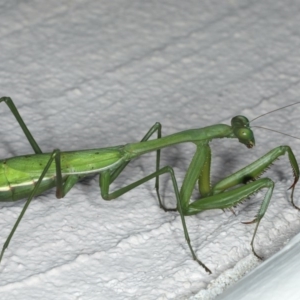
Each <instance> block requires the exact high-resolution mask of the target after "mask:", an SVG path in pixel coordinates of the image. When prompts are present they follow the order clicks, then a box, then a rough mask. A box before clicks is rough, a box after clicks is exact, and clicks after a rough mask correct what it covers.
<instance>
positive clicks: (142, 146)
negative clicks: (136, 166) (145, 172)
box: [124, 124, 235, 159]
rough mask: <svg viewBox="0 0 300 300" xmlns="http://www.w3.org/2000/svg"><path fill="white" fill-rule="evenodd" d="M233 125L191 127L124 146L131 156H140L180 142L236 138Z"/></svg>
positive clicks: (206, 141) (204, 141)
mask: <svg viewBox="0 0 300 300" xmlns="http://www.w3.org/2000/svg"><path fill="white" fill-rule="evenodd" d="M234 137H235V136H234V135H233V130H232V128H231V126H228V125H225V124H218V125H212V126H207V127H204V128H199V129H190V130H185V131H181V132H178V133H174V134H171V135H168V136H165V137H162V138H160V139H156V140H151V141H145V142H142V143H141V142H139V143H132V144H127V145H125V147H124V150H125V152H127V155H129V158H130V159H132V158H134V157H137V156H140V155H142V154H145V153H148V152H151V151H155V150H158V149H161V148H165V147H169V146H172V145H175V144H180V143H187V142H191V143H195V144H197V143H201V142H203V143H208V142H210V141H211V140H212V139H215V138H234Z"/></svg>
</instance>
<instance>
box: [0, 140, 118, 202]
mask: <svg viewBox="0 0 300 300" xmlns="http://www.w3.org/2000/svg"><path fill="white" fill-rule="evenodd" d="M122 148H123V147H122V146H120V147H111V148H102V149H93V150H82V151H69V152H61V172H62V175H63V177H64V178H66V176H67V175H72V174H78V175H81V176H84V175H88V174H91V173H99V172H100V171H103V170H106V169H108V168H110V169H112V168H115V167H117V166H119V165H120V164H121V163H122V162H124V158H123V156H122V150H121V149H122ZM50 157H51V153H43V154H29V155H23V156H16V157H12V158H8V159H5V160H0V201H16V200H20V199H24V198H26V197H28V196H29V195H30V193H31V192H32V190H33V187H34V184H35V183H36V182H37V181H38V179H39V177H40V176H41V172H42V171H43V169H44V168H45V166H46V165H47V162H48V161H49V159H50ZM55 178H56V166H55V161H53V162H52V164H51V166H50V168H49V170H48V171H47V173H46V175H45V177H44V178H43V180H42V182H41V184H40V186H39V188H38V190H37V193H36V196H37V195H39V194H41V193H42V192H44V191H46V190H49V189H50V188H53V187H55V186H56V180H55Z"/></svg>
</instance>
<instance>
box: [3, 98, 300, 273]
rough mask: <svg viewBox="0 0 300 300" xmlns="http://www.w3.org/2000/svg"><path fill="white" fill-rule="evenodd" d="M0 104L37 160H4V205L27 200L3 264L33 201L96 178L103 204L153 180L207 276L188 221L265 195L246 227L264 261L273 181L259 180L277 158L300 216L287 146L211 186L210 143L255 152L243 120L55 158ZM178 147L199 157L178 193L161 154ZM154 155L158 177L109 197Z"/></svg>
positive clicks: (296, 174) (9, 101)
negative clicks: (165, 192) (167, 194)
mask: <svg viewBox="0 0 300 300" xmlns="http://www.w3.org/2000/svg"><path fill="white" fill-rule="evenodd" d="M1 102H4V103H6V104H7V106H8V107H9V109H10V110H11V112H12V114H13V115H14V117H15V118H16V120H17V122H18V123H19V125H20V127H21V128H22V130H23V132H24V134H25V136H26V138H27V140H28V141H29V143H30V145H31V147H32V149H33V151H34V153H35V154H29V155H23V156H16V157H11V158H7V159H3V160H0V201H2V202H7V201H17V200H20V199H23V198H27V200H26V202H25V205H24V207H23V209H22V211H21V213H20V215H19V217H18V219H17V221H16V223H15V224H14V226H13V228H12V230H11V232H10V234H9V236H8V238H7V240H6V241H5V243H4V245H3V248H2V251H1V254H0V262H1V260H2V258H3V255H4V252H5V250H6V248H7V247H8V246H9V243H10V241H11V239H12V237H13V235H14V233H15V231H16V229H17V227H18V226H19V223H20V222H21V220H22V218H23V216H24V214H25V212H26V210H27V208H28V206H29V205H30V203H31V201H32V199H33V198H34V197H35V196H38V195H40V194H41V193H43V192H44V191H46V190H48V189H51V188H53V187H56V197H57V198H63V197H64V196H65V195H66V194H67V193H68V192H69V191H70V189H71V188H72V187H73V186H74V185H75V184H76V183H77V182H78V181H79V180H81V179H83V178H84V177H85V176H88V175H90V174H95V173H99V174H100V176H99V186H100V190H101V196H102V198H103V199H104V200H112V199H115V198H117V197H119V196H121V195H123V194H124V193H126V192H128V191H130V190H132V189H133V188H135V187H137V186H139V185H141V184H143V183H145V182H147V181H149V180H151V179H155V190H156V194H157V198H158V201H159V205H160V207H161V208H162V209H163V210H164V211H178V212H179V214H180V218H181V222H182V226H183V232H184V236H185V240H186V242H187V245H188V247H189V250H190V252H191V255H192V257H193V259H194V260H195V261H196V262H198V264H199V265H200V266H202V267H203V268H204V269H205V271H206V272H208V273H211V270H210V269H209V268H208V267H207V266H206V265H205V264H204V263H203V262H202V261H201V260H200V259H198V257H197V256H196V254H195V251H194V249H193V247H192V245H191V241H190V238H189V233H188V229H187V226H186V222H185V217H186V216H191V215H195V214H198V213H200V212H201V211H204V210H209V209H223V210H224V209H232V207H234V206H236V205H237V204H238V203H240V202H242V201H243V200H245V199H246V198H248V197H249V196H251V195H252V194H254V193H256V192H257V191H259V190H261V189H267V192H266V194H265V196H264V199H263V201H262V204H261V206H260V208H259V211H258V213H257V216H256V217H255V218H254V219H253V220H252V221H251V222H244V223H245V224H250V223H256V226H255V229H254V233H253V237H252V240H251V243H250V245H251V248H252V252H253V254H254V255H255V256H256V257H258V258H261V257H260V256H259V255H258V254H257V253H256V251H255V249H254V238H255V235H256V232H257V229H258V226H259V223H260V221H261V219H262V218H263V216H264V214H265V212H266V210H267V208H268V205H269V202H270V200H271V197H272V192H273V189H274V182H273V181H272V180H271V179H269V178H259V176H260V175H261V174H262V173H263V172H264V171H265V170H266V169H267V168H268V167H269V166H270V165H271V164H272V163H273V162H274V161H275V160H276V159H277V158H278V157H279V156H281V155H284V154H287V155H288V159H289V161H290V164H291V167H292V171H293V175H294V181H293V183H292V185H291V187H290V189H291V203H292V205H293V206H294V207H295V208H296V209H298V210H299V207H297V206H296V205H295V203H294V197H293V196H294V190H295V186H296V183H297V181H298V179H299V166H298V163H297V160H296V158H295V156H294V153H293V151H292V150H291V148H290V147H289V146H279V147H276V148H274V149H273V150H271V151H269V152H268V153H266V154H265V155H264V156H262V157H261V158H259V159H257V160H256V161H254V162H252V163H251V164H249V165H248V166H246V167H244V168H242V169H240V170H239V171H237V172H235V173H234V174H232V175H230V176H228V177H226V178H224V179H222V180H220V181H219V182H218V183H217V184H215V185H214V186H211V184H210V168H211V149H210V146H209V143H210V141H211V140H213V139H218V138H232V139H238V141H239V142H240V143H241V144H243V145H245V146H246V147H247V148H252V147H254V146H255V139H254V134H253V131H252V130H251V128H250V122H249V120H248V119H247V118H246V117H244V116H240V115H239V116H236V117H233V118H232V120H231V125H225V124H217V125H211V126H207V127H204V128H198V129H190V130H185V131H182V132H178V133H174V134H171V135H168V136H164V137H162V134H161V130H162V126H161V124H160V123H155V124H154V125H153V126H152V127H151V128H150V129H149V131H148V132H147V133H146V134H145V136H144V137H143V138H142V139H141V141H140V142H137V143H130V144H125V145H119V146H113V147H107V148H98V149H89V150H78V151H60V150H59V149H55V150H53V151H52V152H51V153H43V152H42V151H41V149H40V147H39V146H38V144H37V142H36V141H35V139H34V138H33V136H32V134H31V133H30V131H29V130H28V128H27V126H26V124H25V123H24V121H23V119H22V117H21V116H20V114H19V112H18V110H17V108H16V106H15V104H14V102H13V101H12V99H11V98H9V97H2V98H0V103H1ZM154 134H157V138H156V139H151V140H149V139H150V137H151V136H153V135H154ZM179 143H193V144H194V145H195V146H196V150H195V154H194V156H193V158H192V160H191V162H190V164H189V167H188V169H187V171H186V174H185V177H184V180H183V182H182V185H181V188H180V189H179V187H178V184H177V180H176V177H175V172H174V170H173V168H172V167H170V166H164V167H160V151H161V149H162V148H165V147H169V146H172V145H176V144H179ZM151 151H156V171H155V172H153V173H151V174H149V175H147V176H145V177H144V178H141V179H139V180H137V181H135V182H133V183H131V184H129V185H127V186H125V187H122V188H120V189H118V190H116V191H113V192H110V184H111V183H112V182H113V181H114V180H115V179H116V178H117V177H118V176H119V175H120V173H121V172H122V171H123V170H124V168H125V167H126V166H127V164H128V163H129V162H130V161H131V160H132V159H134V158H136V157H139V156H141V155H143V154H145V153H148V152H151ZM162 174H169V176H170V178H171V180H172V185H173V189H174V193H175V198H176V208H166V207H165V206H164V204H163V202H162V200H161V197H160V193H159V177H160V176H161V175H162ZM197 183H198V189H199V192H200V194H201V198H200V199H196V200H195V201H193V202H191V200H190V198H191V195H192V192H193V189H194V187H195V186H196V184H197Z"/></svg>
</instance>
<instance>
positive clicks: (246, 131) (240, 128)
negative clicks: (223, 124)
mask: <svg viewBox="0 0 300 300" xmlns="http://www.w3.org/2000/svg"><path fill="white" fill-rule="evenodd" d="M231 127H232V130H233V134H234V136H235V137H236V138H237V139H238V140H239V142H240V143H242V144H244V145H246V147H247V148H252V147H254V146H255V139H254V135H253V131H252V130H251V129H250V127H249V120H248V119H247V118H246V117H244V116H236V117H233V118H232V119H231Z"/></svg>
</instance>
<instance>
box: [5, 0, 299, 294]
mask: <svg viewBox="0 0 300 300" xmlns="http://www.w3.org/2000/svg"><path fill="white" fill-rule="evenodd" d="M299 9H300V2H299V1H285V2H284V3H283V2H282V1H271V0H270V1H263V3H262V2H261V1H227V2H226V1H222V2H220V1H201V4H199V1H185V2H182V1H179V0H178V1H164V2H163V3H162V2H161V1H147V2H146V1H110V2H107V1H106V2H105V1H88V0H82V1H80V0H77V1H76V0H72V1H67V0H60V1H51V2H50V1H49V2H45V1H32V0H31V1H26V3H25V2H24V3H16V2H13V1H10V2H5V3H0V86H1V88H0V91H1V96H2V95H7V96H11V97H12V98H13V99H14V100H15V103H16V105H17V106H18V108H19V109H20V113H21V114H22V116H23V117H24V120H25V121H26V123H27V124H28V126H29V128H30V130H31V131H32V133H33V135H34V136H35V138H36V140H37V141H38V143H39V145H40V146H41V148H42V149H43V150H44V151H52V150H53V149H54V148H60V149H62V150H75V149H84V148H95V147H105V146H111V145H118V144H124V143H128V142H133V141H138V140H139V139H140V138H141V137H142V136H143V135H144V133H145V132H146V131H147V130H148V129H149V128H150V126H151V125H153V124H154V123H155V122H156V121H160V122H161V123H162V124H163V134H164V135H166V134H170V133H173V132H176V131H180V130H184V129H189V128H196V127H203V126H206V125H210V124H216V123H222V122H223V123H228V122H229V121H230V118H231V117H232V116H234V115H237V114H244V115H246V116H248V117H249V118H250V119H251V118H254V117H256V116H257V115H259V114H261V113H264V112H267V111H270V110H272V109H276V108H278V107H281V106H283V105H286V104H289V103H293V102H295V101H298V100H299V94H300V86H299V72H300V64H299V60H300V52H299V46H300V35H299V28H300V19H299ZM299 109H300V108H299V107H293V108H291V109H288V110H284V111H280V112H278V113H276V114H272V115H269V116H267V117H266V118H261V119H260V120H257V122H256V124H257V125H259V124H261V125H265V126H268V127H272V128H275V129H278V130H282V131H284V132H289V133H290V134H294V135H298V136H299V132H300V128H299V127H300V125H299V122H298V120H299V118H298V115H299ZM0 113H1V149H0V157H2V158H6V157H10V156H15V155H22V154H27V153H32V150H31V149H30V146H29V145H28V142H27V141H26V139H25V138H24V136H23V134H22V132H21V130H20V129H19V128H18V126H17V124H16V122H15V120H14V119H13V117H12V116H11V114H10V113H9V111H8V109H7V108H6V107H5V105H4V104H3V105H2V106H1V107H0ZM255 134H256V142H257V146H256V147H255V148H254V149H252V150H249V149H247V148H246V147H244V146H242V145H240V144H239V143H238V142H237V141H233V140H217V141H213V142H212V149H213V165H212V181H213V182H216V181H217V180H218V179H220V178H222V177H224V176H226V175H228V174H230V173H232V172H233V171H235V170H237V169H239V168H241V167H242V166H244V165H245V164H247V163H249V162H251V161H253V160H254V159H256V158H258V157H259V156H261V155H262V154H264V153H265V152H267V151H268V150H270V149H272V148H273V147H275V146H278V145H280V144H286V143H288V144H290V145H291V146H292V147H293V149H294V150H295V154H296V156H298V157H300V155H299V151H298V148H299V141H297V140H291V139H290V138H288V137H285V136H280V135H276V134H273V133H269V132H267V131H262V130H258V129H256V130H255ZM192 153H193V146H190V145H184V146H181V145H180V146H177V147H173V148H168V149H166V150H165V151H163V160H162V165H171V166H173V167H174V169H175V172H176V176H177V178H178V181H179V182H181V180H182V179H183V176H184V174H185V170H186V168H187V166H188V163H189V160H190V159H191V157H192ZM154 161H155V158H154V155H146V156H145V157H144V158H141V159H139V160H135V161H134V162H132V164H130V165H129V166H128V168H127V169H126V171H125V172H124V174H123V175H122V176H120V178H119V180H118V181H116V184H114V186H113V188H117V187H120V186H121V185H126V184H129V183H130V182H132V181H134V180H137V179H138V178H141V177H143V176H145V175H146V174H148V173H150V172H151V171H152V170H154ZM266 176H270V177H271V178H272V179H273V180H274V181H275V182H276V189H275V191H274V195H273V198H272V201H271V204H270V207H269V209H268V212H267V214H266V216H265V217H264V219H263V221H262V222H261V225H260V227H259V230H258V234H257V239H256V241H255V246H256V249H257V251H258V252H259V253H260V254H262V255H263V256H264V257H266V258H267V257H269V256H271V255H272V254H274V253H275V252H276V251H277V250H278V249H280V248H281V247H282V245H283V244H284V243H285V242H286V241H287V240H289V239H290V238H291V237H292V236H293V235H294V234H295V233H296V232H298V231H299V229H300V220H299V212H298V211H296V210H295V209H293V208H292V207H291V205H290V204H289V192H287V187H289V185H290V184H291V180H292V172H291V169H290V166H289V163H288V162H287V159H286V158H284V159H281V160H280V161H279V162H278V163H277V162H276V164H275V165H274V166H273V167H272V168H271V170H270V171H268V172H267V173H266ZM153 185H154V182H149V183H147V184H145V185H142V186H140V187H138V188H136V189H134V190H133V191H131V192H130V193H127V194H125V195H124V196H122V197H120V198H119V199H117V200H114V201H111V202H106V201H103V200H102V199H101V197H100V194H99V187H98V178H97V177H92V178H90V179H89V180H86V181H85V182H83V183H80V184H77V185H76V186H75V187H74V188H73V189H72V190H71V192H70V193H69V194H68V195H67V196H66V197H65V198H64V199H61V200H57V199H56V198H55V195H54V191H50V192H48V193H46V194H45V195H42V196H40V197H37V198H36V199H35V200H34V201H32V204H31V205H30V207H29V209H28V210H27V212H26V214H25V216H24V218H23V220H22V222H21V224H20V226H19V228H18V230H17V231H16V234H15V236H14V237H13V239H12V241H11V244H10V245H9V248H8V249H7V251H6V253H5V256H4V259H3V261H2V263H1V265H0V282H1V283H0V294H1V298H2V299H22V300H23V299H116V300H118V299H186V298H189V297H190V296H192V295H193V294H195V293H197V292H198V291H200V290H202V291H201V292H200V294H199V295H198V296H197V299H212V298H213V297H214V296H215V295H217V294H218V293H221V292H222V290H223V289H224V288H225V287H226V286H227V285H229V284H230V283H231V282H232V281H234V280H236V279H238V278H240V277H242V275H243V274H244V273H246V272H247V271H248V270H249V269H250V268H251V267H253V266H254V265H256V264H258V263H259V262H258V261H257V260H256V259H255V258H254V257H253V255H252V254H251V250H250V245H249V244H250V240H251V237H252V233H253V229H254V226H253V225H244V224H241V221H248V220H251V219H252V218H253V216H254V215H255V214H256V212H257V210H258V206H259V204H260V201H261V200H262V197H263V193H259V194H257V195H256V196H255V197H252V198H251V200H249V201H247V202H245V203H244V204H243V205H240V206H239V207H238V208H237V209H236V213H237V216H234V215H233V214H232V213H230V212H225V213H224V212H222V211H221V210H215V211H208V212H204V213H201V214H199V215H197V216H193V217H188V218H187V225H188V229H189V233H190V237H191V240H192V244H193V247H194V249H195V250H196V253H197V255H198V256H199V258H200V259H201V260H203V261H204V262H205V263H206V264H207V265H208V267H210V268H211V270H212V271H213V274H212V275H210V276H209V275H207V274H206V273H205V272H204V270H203V269H201V268H200V267H199V266H198V265H197V264H196V263H195V262H193V261H192V259H191V255H190V253H189V250H188V247H187V245H186V243H185V241H184V237H183V233H182V226H181V222H180V218H179V215H178V213H164V212H163V211H162V210H160V209H159V208H158V204H157V200H156V197H155V192H154V189H153ZM161 192H162V195H163V196H164V198H165V199H166V201H167V203H169V205H170V206H172V205H174V195H173V191H172V188H171V185H170V180H169V178H168V177H167V176H166V177H164V178H162V180H161ZM298 195H299V189H298V190H297V191H296V199H299V196H298ZM299 201H300V200H298V203H299ZM23 205H24V201H19V202H16V203H3V204H2V203H1V210H0V228H1V235H0V243H1V244H2V243H4V241H5V239H6V237H7V235H8V234H9V232H10V230H11V229H12V226H13V224H14V222H15V221H16V219H17V216H18V214H19V213H20V211H21V208H22V207H23ZM233 267H235V268H234V269H233V270H230V269H231V268H233ZM228 270H229V271H228ZM212 280H214V281H212ZM295 288H297V286H296V285H295Z"/></svg>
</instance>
